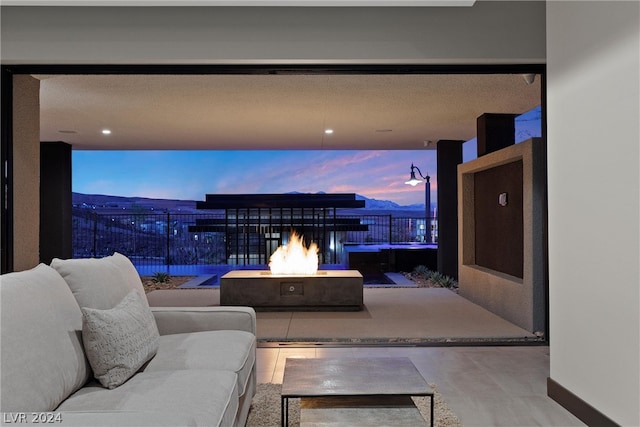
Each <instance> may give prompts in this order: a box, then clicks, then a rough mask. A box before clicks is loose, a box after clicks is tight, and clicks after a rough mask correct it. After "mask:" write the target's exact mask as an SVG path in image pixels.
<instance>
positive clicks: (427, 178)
mask: <svg viewBox="0 0 640 427" xmlns="http://www.w3.org/2000/svg"><path fill="white" fill-rule="evenodd" d="M416 170H417V171H418V174H419V175H420V177H421V178H422V179H418V178H416V172H415V171H416ZM430 179H431V177H430V176H429V173H427V176H424V175H422V172H421V171H420V168H418V167H417V166H414V165H413V163H411V177H410V178H409V181H406V182H405V184H409V185H411V186H413V187H415V186H416V185H418V184H420V183H421V182H422V181H423V180H424V181H425V187H424V193H425V197H424V198H425V201H424V221H425V222H424V226H425V230H424V232H425V240H426V234H427V233H429V240H431V224H430V221H429V218H430V211H431V181H430Z"/></svg>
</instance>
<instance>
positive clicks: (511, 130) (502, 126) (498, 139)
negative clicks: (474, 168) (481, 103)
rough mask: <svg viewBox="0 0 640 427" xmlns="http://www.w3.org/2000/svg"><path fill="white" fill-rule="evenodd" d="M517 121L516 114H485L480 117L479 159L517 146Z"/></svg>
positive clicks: (478, 122) (478, 128) (478, 121)
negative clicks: (514, 145) (511, 146)
mask: <svg viewBox="0 0 640 427" xmlns="http://www.w3.org/2000/svg"><path fill="white" fill-rule="evenodd" d="M515 119H516V115H515V114H492V113H485V114H483V115H481V116H480V117H478V119H477V130H478V157H482V156H484V155H485V154H489V153H493V152H494V151H498V150H500V149H502V148H506V147H508V146H510V145H513V144H515V142H516V125H515Z"/></svg>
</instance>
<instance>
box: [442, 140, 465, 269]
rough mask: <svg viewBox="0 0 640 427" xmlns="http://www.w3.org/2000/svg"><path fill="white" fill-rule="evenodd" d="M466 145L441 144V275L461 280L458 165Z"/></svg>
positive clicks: (449, 142)
mask: <svg viewBox="0 0 640 427" xmlns="http://www.w3.org/2000/svg"><path fill="white" fill-rule="evenodd" d="M463 142H464V141H452V140H440V141H438V146H437V161H438V272H440V273H442V274H445V275H447V276H450V277H453V278H454V279H456V280H457V279H458V165H459V164H460V163H462V144H463Z"/></svg>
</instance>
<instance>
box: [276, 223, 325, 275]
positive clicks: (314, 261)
mask: <svg viewBox="0 0 640 427" xmlns="http://www.w3.org/2000/svg"><path fill="white" fill-rule="evenodd" d="M269 268H270V269H271V274H302V275H311V274H316V273H317V271H318V245H316V244H315V243H311V244H310V245H309V247H308V248H307V247H305V245H304V239H303V238H302V236H299V235H298V234H297V233H295V232H293V233H291V237H290V238H289V244H287V245H284V246H280V247H278V249H276V251H275V252H274V253H273V255H271V258H269Z"/></svg>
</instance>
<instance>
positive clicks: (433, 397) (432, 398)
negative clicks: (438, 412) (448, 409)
mask: <svg viewBox="0 0 640 427" xmlns="http://www.w3.org/2000/svg"><path fill="white" fill-rule="evenodd" d="M435 398H436V396H435V395H433V394H432V395H431V427H433V406H434V401H433V400H434V399H435Z"/></svg>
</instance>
